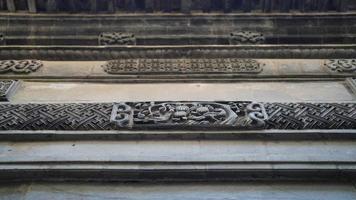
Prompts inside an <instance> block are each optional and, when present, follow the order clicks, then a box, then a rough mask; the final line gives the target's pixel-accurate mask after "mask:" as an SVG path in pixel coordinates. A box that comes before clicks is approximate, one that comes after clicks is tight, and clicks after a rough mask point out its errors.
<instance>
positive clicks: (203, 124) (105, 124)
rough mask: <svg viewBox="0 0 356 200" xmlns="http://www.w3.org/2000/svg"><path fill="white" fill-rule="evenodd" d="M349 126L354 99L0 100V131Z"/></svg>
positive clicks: (354, 122) (353, 124)
mask: <svg viewBox="0 0 356 200" xmlns="http://www.w3.org/2000/svg"><path fill="white" fill-rule="evenodd" d="M167 128H168V129H177V130H181V129H183V130H187V129H199V130H201V129H212V128H219V130H222V129H237V130H239V129H252V130H253V129H283V130H299V129H355V128H356V104H354V103H253V102H126V103H114V104H112V103H90V104H89V103H88V104H85V103H82V104H0V130H121V129H124V130H125V129H154V130H159V129H167Z"/></svg>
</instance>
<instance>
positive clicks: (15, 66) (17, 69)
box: [0, 60, 43, 74]
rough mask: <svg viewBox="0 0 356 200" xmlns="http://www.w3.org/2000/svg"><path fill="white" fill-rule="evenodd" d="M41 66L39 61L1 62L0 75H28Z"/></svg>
mask: <svg viewBox="0 0 356 200" xmlns="http://www.w3.org/2000/svg"><path fill="white" fill-rule="evenodd" d="M42 66H43V64H42V62H41V61H39V60H2V61H0V73H7V72H13V73H25V74H27V73H30V72H34V71H36V70H37V69H39V68H40V67H42Z"/></svg>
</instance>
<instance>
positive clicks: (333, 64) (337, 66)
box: [325, 59, 356, 73]
mask: <svg viewBox="0 0 356 200" xmlns="http://www.w3.org/2000/svg"><path fill="white" fill-rule="evenodd" d="M325 66H327V67H328V68H329V69H330V70H331V71H334V72H341V73H351V72H356V59H335V60H328V61H326V63H325Z"/></svg>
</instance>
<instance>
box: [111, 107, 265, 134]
mask: <svg viewBox="0 0 356 200" xmlns="http://www.w3.org/2000/svg"><path fill="white" fill-rule="evenodd" d="M266 119H267V114H266V111H265V109H264V107H263V105H262V104H259V103H252V102H229V103H223V102H220V103H219V102H217V103H211V102H139V103H129V104H127V103H118V104H115V105H114V108H113V112H112V115H111V121H112V122H113V123H115V124H116V125H117V126H118V127H126V128H149V127H158V128H179V127H185V128H189V127H190V128H214V127H219V128H243V129H249V128H263V126H264V125H265V120H266Z"/></svg>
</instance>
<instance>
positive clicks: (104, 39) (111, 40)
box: [99, 32, 136, 45]
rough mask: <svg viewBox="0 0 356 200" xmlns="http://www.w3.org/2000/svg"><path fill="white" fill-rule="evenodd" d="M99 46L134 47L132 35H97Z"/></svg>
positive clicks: (134, 39)
mask: <svg viewBox="0 0 356 200" xmlns="http://www.w3.org/2000/svg"><path fill="white" fill-rule="evenodd" d="M99 44H100V45H136V37H135V35H134V34H128V33H117V32H113V33H102V34H100V35H99Z"/></svg>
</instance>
